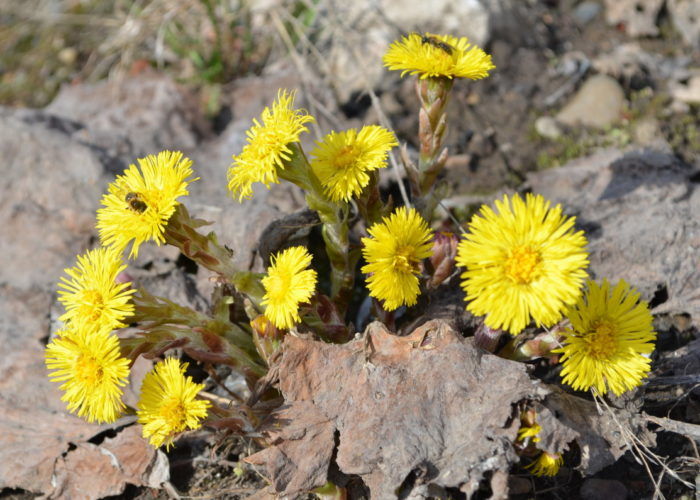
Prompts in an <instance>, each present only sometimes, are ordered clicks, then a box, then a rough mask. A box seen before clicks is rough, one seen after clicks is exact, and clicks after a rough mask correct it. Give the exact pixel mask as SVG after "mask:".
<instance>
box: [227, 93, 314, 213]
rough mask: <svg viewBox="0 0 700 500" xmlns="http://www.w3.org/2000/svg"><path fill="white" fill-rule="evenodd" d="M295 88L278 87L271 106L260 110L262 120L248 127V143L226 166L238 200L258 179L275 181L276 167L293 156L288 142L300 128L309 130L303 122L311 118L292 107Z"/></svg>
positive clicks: (250, 192)
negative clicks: (291, 89) (289, 89)
mask: <svg viewBox="0 0 700 500" xmlns="http://www.w3.org/2000/svg"><path fill="white" fill-rule="evenodd" d="M294 97H295V93H294V92H287V91H286V90H280V92H279V94H278V95H277V100H276V101H275V102H274V103H273V104H272V108H265V109H264V110H263V112H262V116H261V120H262V124H261V123H260V122H259V121H258V120H257V119H254V120H253V126H252V127H251V128H250V129H249V130H248V132H247V133H246V135H247V136H248V144H246V145H245V146H244V147H243V151H241V154H240V155H238V156H234V157H233V163H232V164H231V166H230V167H229V170H228V189H229V191H231V194H232V195H233V196H235V197H238V201H241V200H243V199H244V198H250V197H251V196H252V195H253V188H252V185H253V183H254V182H261V183H263V184H265V186H267V187H268V188H269V187H270V184H271V183H275V184H276V183H278V182H279V180H278V175H277V169H278V168H284V162H285V161H288V160H290V159H291V157H292V150H291V149H290V148H289V144H291V143H294V142H298V141H299V136H300V135H301V133H302V132H308V129H307V128H306V125H305V124H306V123H309V122H312V121H314V118H313V117H312V116H311V115H309V114H307V113H306V111H304V110H301V109H294Z"/></svg>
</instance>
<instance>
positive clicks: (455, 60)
mask: <svg viewBox="0 0 700 500" xmlns="http://www.w3.org/2000/svg"><path fill="white" fill-rule="evenodd" d="M384 65H385V66H386V67H387V68H389V69H390V70H401V76H404V75H405V74H406V73H408V74H411V75H419V77H420V78H421V79H424V78H437V77H446V78H469V79H471V80H479V79H481V78H485V77H487V76H489V71H491V70H492V69H494V68H495V66H494V65H493V63H492V62H491V56H490V55H489V54H487V53H486V52H484V51H483V50H481V49H480V48H479V47H476V46H474V45H471V44H470V43H469V42H468V40H467V39H466V38H464V37H462V38H457V37H454V36H450V35H433V34H431V33H426V34H425V35H420V34H418V33H410V34H409V35H408V36H405V37H403V38H402V39H401V40H399V41H395V42H394V43H392V44H391V46H390V47H389V50H387V52H386V54H385V55H384Z"/></svg>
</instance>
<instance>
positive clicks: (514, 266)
mask: <svg viewBox="0 0 700 500" xmlns="http://www.w3.org/2000/svg"><path fill="white" fill-rule="evenodd" d="M541 262H542V257H541V256H540V253H539V252H538V251H536V250H533V249H532V248H530V247H529V246H520V247H516V248H514V249H513V250H512V251H511V253H510V256H509V257H508V258H507V259H506V263H505V272H506V276H508V277H509V278H510V279H511V280H512V281H513V282H515V283H518V284H522V285H525V284H528V283H531V282H532V281H534V280H535V279H536V278H537V277H538V276H539V274H540V270H541V266H540V263H541Z"/></svg>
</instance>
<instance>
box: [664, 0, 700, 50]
mask: <svg viewBox="0 0 700 500" xmlns="http://www.w3.org/2000/svg"><path fill="white" fill-rule="evenodd" d="M666 8H667V9H668V12H669V14H670V15H671V20H672V21H673V25H674V26H675V27H676V29H677V30H678V31H679V32H680V34H681V36H682V37H683V39H684V40H685V42H686V43H687V44H688V45H690V46H693V47H696V48H700V2H698V1H697V0H668V1H667V2H666Z"/></svg>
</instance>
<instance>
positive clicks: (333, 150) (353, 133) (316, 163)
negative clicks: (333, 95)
mask: <svg viewBox="0 0 700 500" xmlns="http://www.w3.org/2000/svg"><path fill="white" fill-rule="evenodd" d="M394 146H398V142H396V138H395V137H394V134H393V133H391V132H390V131H388V130H387V129H385V128H382V127H380V126H379V125H369V126H367V127H362V129H361V130H360V131H359V132H358V131H357V130H355V129H350V130H346V131H345V132H340V133H336V132H331V133H330V134H328V135H327V136H326V137H325V138H324V139H323V141H322V142H317V143H316V148H315V149H314V150H313V151H312V152H311V156H312V157H313V159H312V160H311V168H312V169H313V171H314V173H315V174H316V176H317V177H318V178H319V179H320V181H321V184H323V187H324V189H325V191H326V194H327V195H328V196H329V197H330V199H331V200H332V201H334V202H338V201H340V200H343V201H348V200H349V199H350V198H352V197H353V196H358V195H359V194H360V193H361V192H362V189H363V188H364V187H365V186H366V185H367V184H369V174H367V172H371V171H372V170H377V169H378V168H382V167H385V166H386V158H387V155H388V153H389V150H390V149H391V148H393V147H394Z"/></svg>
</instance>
